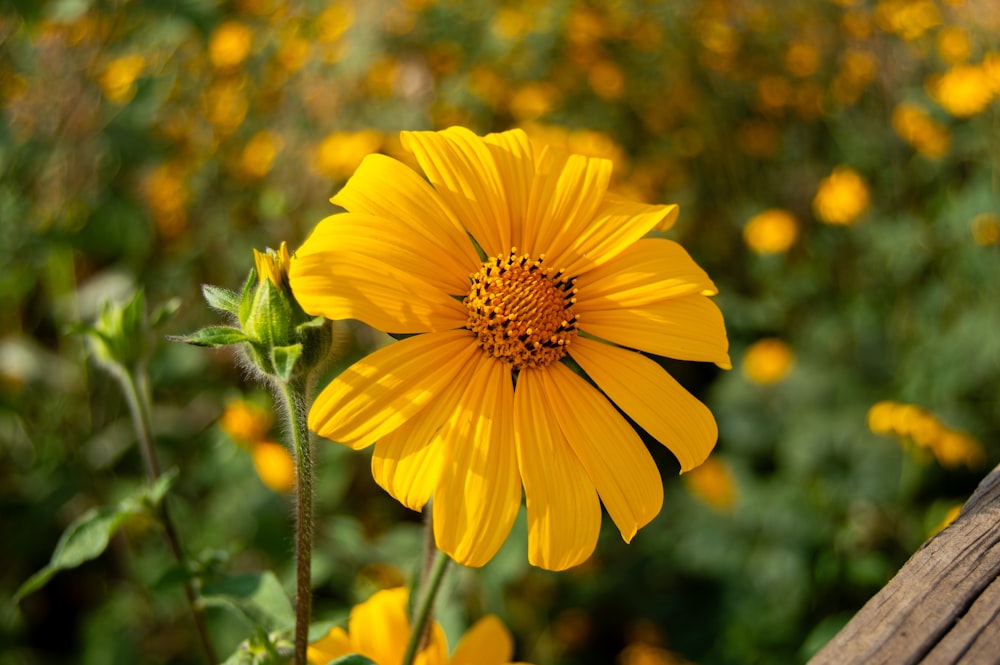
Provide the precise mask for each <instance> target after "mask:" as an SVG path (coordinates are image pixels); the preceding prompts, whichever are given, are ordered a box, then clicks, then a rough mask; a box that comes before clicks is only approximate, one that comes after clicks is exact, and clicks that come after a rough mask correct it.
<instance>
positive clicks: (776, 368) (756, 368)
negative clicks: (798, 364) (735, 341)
mask: <svg viewBox="0 0 1000 665" xmlns="http://www.w3.org/2000/svg"><path fill="white" fill-rule="evenodd" d="M794 363H795V354H794V353H792V349H791V347H789V346H788V344H786V343H785V342H783V341H782V340H780V339H778V338H776V337H765V338H764V339H760V340H757V341H756V342H754V343H753V344H751V345H750V347H749V348H748V349H747V350H746V353H744V354H743V362H742V364H741V366H740V369H741V370H742V372H743V376H745V377H746V378H747V380H748V381H750V382H751V383H756V384H759V385H766V384H769V383H777V382H778V381H781V380H782V379H784V378H785V377H786V376H787V375H788V372H789V371H790V370H791V369H792V365H793V364H794Z"/></svg>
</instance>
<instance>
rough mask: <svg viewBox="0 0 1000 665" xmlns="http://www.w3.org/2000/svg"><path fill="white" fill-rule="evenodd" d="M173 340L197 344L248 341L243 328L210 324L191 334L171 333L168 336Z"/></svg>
mask: <svg viewBox="0 0 1000 665" xmlns="http://www.w3.org/2000/svg"><path fill="white" fill-rule="evenodd" d="M167 339H169V340H170V341H172V342H184V343H185V344H193V345H195V346H210V347H212V348H215V347H219V346H228V345H230V344H239V343H241V342H246V341H248V338H247V336H246V335H245V334H243V331H242V330H239V329H238V328H233V327H231V326H209V327H207V328H202V329H201V330H198V331H196V332H193V333H191V334H190V335H171V336H169V337H167Z"/></svg>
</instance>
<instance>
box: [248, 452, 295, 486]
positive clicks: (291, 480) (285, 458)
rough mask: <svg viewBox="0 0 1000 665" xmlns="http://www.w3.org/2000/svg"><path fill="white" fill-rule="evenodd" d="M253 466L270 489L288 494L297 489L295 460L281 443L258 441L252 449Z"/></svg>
mask: <svg viewBox="0 0 1000 665" xmlns="http://www.w3.org/2000/svg"><path fill="white" fill-rule="evenodd" d="M250 454H251V456H252V457H253V468H254V469H256V470H257V475H258V476H260V480H261V482H263V483H264V485H266V486H267V487H268V488H269V489H271V490H273V491H275V492H279V493H282V494H287V493H288V492H291V491H292V490H293V489H295V460H294V459H293V458H292V454H291V453H290V452H288V449H287V448H285V447H284V446H283V445H281V444H280V443H274V442H273V441H257V442H256V443H254V444H253V447H252V448H251V449H250Z"/></svg>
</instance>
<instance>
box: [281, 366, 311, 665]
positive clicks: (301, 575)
mask: <svg viewBox="0 0 1000 665" xmlns="http://www.w3.org/2000/svg"><path fill="white" fill-rule="evenodd" d="M278 384H279V386H280V388H281V396H282V398H283V399H284V403H285V409H286V413H287V415H288V429H289V431H290V433H291V437H292V447H293V448H294V450H295V480H296V484H295V495H296V501H295V519H296V525H295V534H296V537H295V564H296V566H295V567H296V573H295V660H294V662H295V663H296V665H306V662H307V661H306V651H307V650H308V648H309V622H310V620H311V615H312V538H313V474H314V470H313V459H312V442H311V441H310V439H309V429H308V427H307V426H306V413H307V406H306V405H307V400H306V395H305V385H304V384H303V383H302V382H301V381H291V382H288V383H285V382H282V381H279V382H278Z"/></svg>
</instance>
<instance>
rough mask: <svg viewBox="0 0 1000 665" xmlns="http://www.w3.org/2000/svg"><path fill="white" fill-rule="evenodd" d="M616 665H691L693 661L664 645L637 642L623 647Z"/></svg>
mask: <svg viewBox="0 0 1000 665" xmlns="http://www.w3.org/2000/svg"><path fill="white" fill-rule="evenodd" d="M616 665H691V661H689V660H687V659H686V658H683V657H682V656H679V655H677V654H676V653H674V652H672V651H668V650H667V649H664V648H662V647H658V646H653V645H651V644H643V643H641V642H637V643H634V644H629V645H628V646H627V647H625V648H624V649H622V651H621V653H619V654H618V659H617V661H616Z"/></svg>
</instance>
